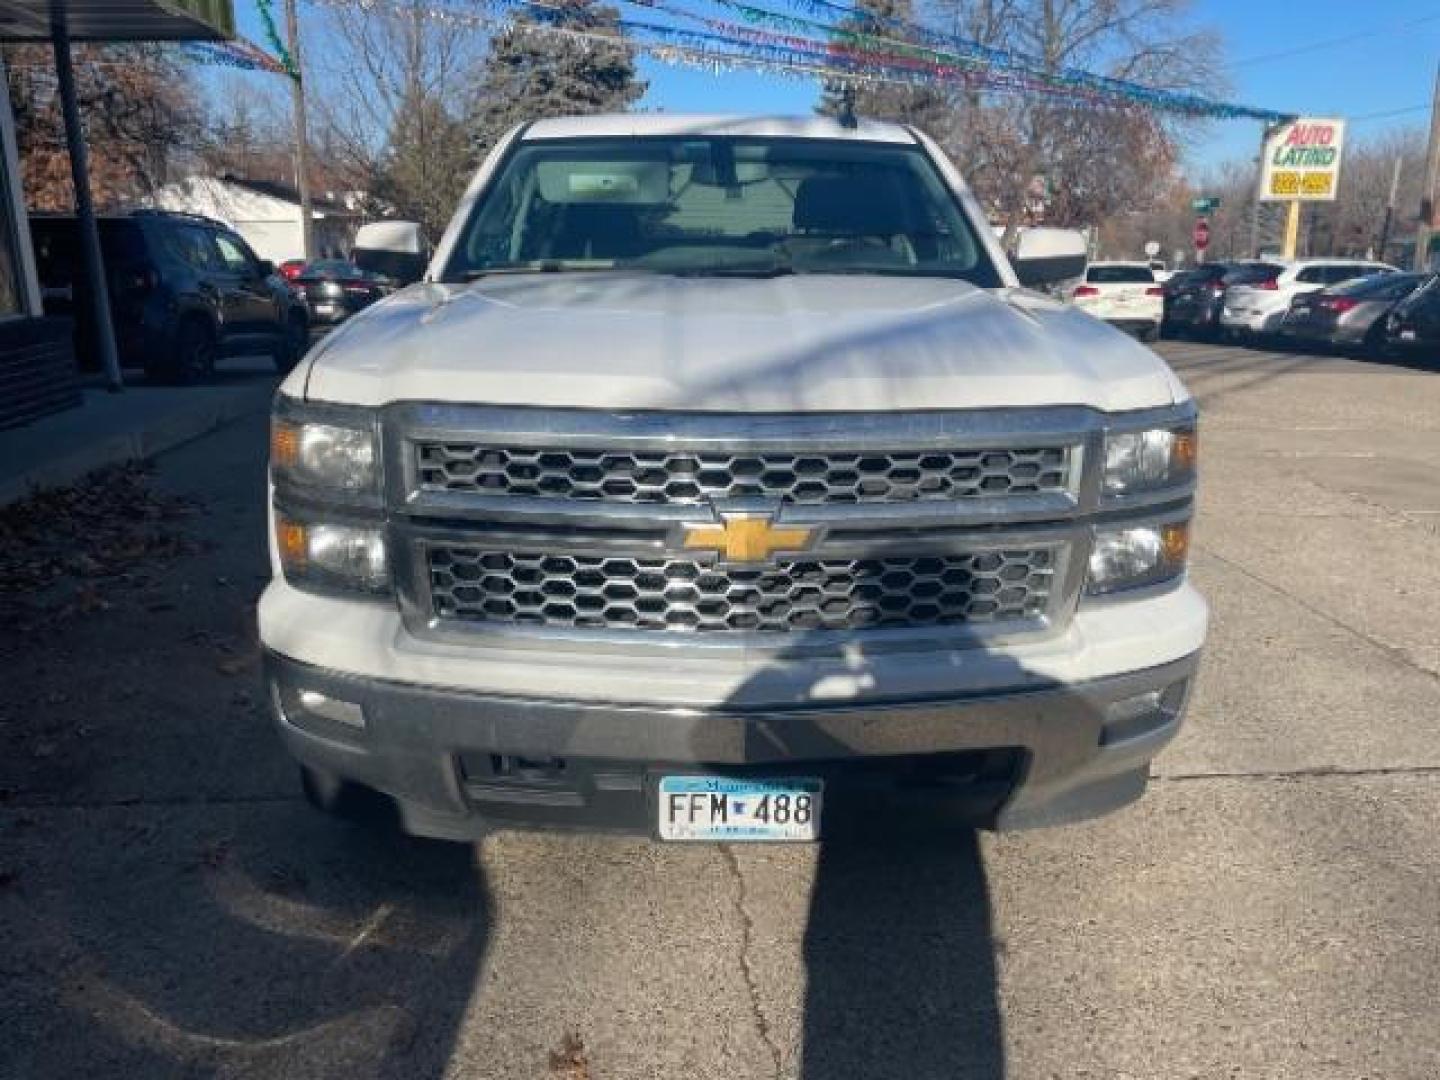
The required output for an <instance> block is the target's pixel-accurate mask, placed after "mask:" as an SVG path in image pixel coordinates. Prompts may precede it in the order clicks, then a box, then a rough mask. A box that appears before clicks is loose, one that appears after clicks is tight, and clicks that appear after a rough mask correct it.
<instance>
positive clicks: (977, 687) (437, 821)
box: [259, 113, 1207, 842]
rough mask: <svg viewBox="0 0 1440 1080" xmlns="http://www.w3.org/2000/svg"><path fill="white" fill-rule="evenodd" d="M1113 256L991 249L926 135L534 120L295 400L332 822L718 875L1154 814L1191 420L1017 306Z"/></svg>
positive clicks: (1190, 664) (1114, 346) (291, 512)
mask: <svg viewBox="0 0 1440 1080" xmlns="http://www.w3.org/2000/svg"><path fill="white" fill-rule="evenodd" d="M1022 179H1023V178H1017V182H1021V181H1022ZM392 231H393V232H394V233H395V234H396V235H395V238H394V239H393V240H387V239H384V238H380V237H375V238H372V237H370V236H369V235H367V237H366V241H367V245H368V246H369V247H371V248H372V249H375V250H381V251H383V250H385V249H386V248H387V247H388V246H390V245H392V244H394V245H395V246H396V250H395V255H396V256H397V259H396V261H395V265H394V266H393V267H392V270H393V271H394V272H397V273H398V272H400V269H401V267H402V266H403V261H404V260H402V259H401V258H400V257H401V256H405V257H407V258H411V259H413V258H414V256H415V255H416V253H417V251H418V250H419V249H420V248H421V246H422V245H420V244H418V243H416V242H415V240H416V237H415V232H414V230H411V231H410V232H409V233H408V234H407V232H406V230H403V229H399V228H395V229H393V230H392ZM1084 266H1085V243H1084V239H1083V237H1081V236H1080V235H1079V234H1078V233H1072V232H1062V231H1060V230H1054V229H1028V230H1026V231H1025V232H1024V233H1023V234H1022V235H1021V236H1020V238H1019V241H1018V244H1017V248H1016V252H1015V257H1014V260H1013V262H1012V260H1010V259H1008V258H1006V255H1005V253H1004V252H1003V251H1002V250H1001V248H1000V246H999V245H998V244H997V243H996V240H995V237H994V235H993V233H992V232H991V230H990V229H989V228H988V227H987V225H986V223H985V218H984V215H983V211H982V210H981V208H980V205H979V203H978V202H977V201H976V200H975V198H974V197H973V196H972V195H971V193H970V192H969V190H968V189H967V188H966V186H965V183H964V181H963V180H962V179H961V177H960V174H959V173H958V171H957V170H956V169H955V166H954V165H952V164H951V162H950V161H949V160H948V159H947V158H946V157H945V156H944V155H943V153H942V152H941V151H940V150H939V149H938V148H937V147H936V145H935V144H934V143H933V142H932V141H930V140H929V139H928V138H926V137H925V136H923V135H922V134H920V133H919V132H916V131H914V130H913V129H911V128H908V127H901V126H898V125H894V124H882V123H875V122H870V121H860V122H859V123H858V124H854V125H850V126H846V125H844V124H841V123H839V122H837V121H834V120H828V119H820V118H814V117H809V118H801V119H790V118H778V119H777V118H757V119H744V118H737V117H721V118H708V117H694V116H677V115H673V114H668V115H667V114H660V113H656V114H631V115H625V116H591V117H584V118H571V119H549V120H540V121H537V122H535V123H532V124H526V125H523V126H522V127H520V128H517V129H516V130H515V131H513V132H512V133H511V134H510V135H509V136H507V138H506V139H505V140H504V141H502V143H501V144H500V145H499V146H497V147H496V148H495V150H494V151H493V152H492V154H491V156H490V157H489V158H488V159H487V161H486V162H485V163H484V164H483V165H482V166H481V168H480V171H479V173H478V174H477V176H476V179H475V180H474V181H473V182H472V184H471V186H470V188H469V190H468V191H467V192H466V194H465V197H464V199H463V201H462V202H461V204H460V206H459V208H458V210H457V212H456V214H455V218H454V220H453V222H452V224H451V225H450V228H449V229H448V231H447V232H446V233H445V235H444V237H443V238H442V239H441V241H440V244H439V246H438V247H437V248H436V251H435V254H434V257H433V258H432V260H431V261H430V265H429V269H428V270H427V271H426V272H425V274H424V278H423V280H422V281H420V282H419V283H416V284H413V285H411V286H410V287H408V288H405V289H403V290H401V291H400V292H397V293H395V294H394V295H392V296H389V297H387V298H386V299H384V300H382V301H380V302H379V303H377V304H374V305H372V306H370V307H368V308H366V309H365V310H364V311H362V312H360V313H358V314H357V315H356V316H354V317H353V318H351V319H349V320H347V321H346V322H345V323H343V324H342V325H341V326H340V327H339V328H338V329H337V330H336V331H335V332H334V333H332V334H331V335H330V336H328V337H327V338H325V340H324V341H323V342H322V343H321V344H319V345H317V346H316V347H315V348H313V349H312V350H311V351H310V353H309V355H308V356H307V357H306V359H305V360H304V361H303V362H302V363H301V365H300V366H299V367H298V368H297V369H296V370H295V371H294V372H293V373H292V375H291V376H290V377H289V378H288V379H286V381H285V383H284V384H283V386H282V387H281V389H280V391H279V393H278V394H277V396H276V400H275V413H274V420H273V427H272V429H271V435H272V437H271V451H270V453H271V457H270V478H271V488H270V491H269V496H268V497H269V498H270V499H271V504H270V512H271V524H272V533H271V541H270V554H271V562H272V566H273V571H274V573H273V578H272V580H271V582H270V585H269V587H268V588H267V589H266V591H265V595H264V598H263V600H262V601H261V603H260V612H259V617H260V635H261V639H262V640H263V642H264V646H265V650H266V678H267V680H268V682H269V690H270V693H269V694H268V696H267V700H268V701H269V702H270V703H271V706H272V708H273V710H274V716H275V720H276V724H277V726H278V729H279V731H280V732H281V734H282V735H283V737H284V740H285V743H286V745H287V746H288V747H289V748H290V750H291V751H292V753H293V754H294V755H295V757H296V758H298V759H299V761H300V762H301V763H302V766H303V776H304V782H305V786H306V790H307V792H308V793H309V795H310V796H311V798H312V799H313V801H315V802H316V803H317V804H319V805H321V806H323V807H326V808H331V809H337V810H344V809H345V808H346V807H347V805H354V801H355V800H353V799H352V798H350V796H351V795H352V794H354V793H357V792H360V793H363V792H364V789H366V788H368V789H371V790H372V791H379V792H382V793H384V794H385V795H387V796H389V797H390V798H391V799H392V800H393V801H394V804H395V806H396V808H397V810H398V814H399V818H400V821H401V822H402V823H403V825H404V826H405V827H406V828H407V829H409V830H410V831H412V832H415V833H420V834H424V835H429V836H439V837H448V838H452V839H473V838H475V837H476V836H479V835H481V834H483V833H484V832H485V831H486V830H487V829H489V828H491V827H494V826H514V825H539V826H548V827H554V828H577V827H588V828H598V829H606V830H615V829H620V830H629V831H634V832H637V833H640V834H642V835H648V836H652V837H655V838H657V839H661V840H701V841H717V842H730V841H736V840H792V841H793V840H815V839H817V838H819V837H821V836H823V835H824V833H825V831H826V829H827V828H828V827H829V826H828V825H827V824H826V823H827V822H828V821H830V820H831V815H832V814H833V813H836V812H839V813H841V814H843V813H844V812H845V810H846V808H847V806H848V808H849V811H850V812H851V813H858V814H861V815H868V814H870V813H871V812H872V807H875V806H876V805H877V804H883V803H884V802H885V801H886V798H885V796H886V794H887V793H889V794H890V795H894V796H898V797H900V798H901V799H903V801H904V802H906V803H908V804H910V805H912V806H913V805H914V804H915V803H916V802H917V801H918V802H923V813H921V814H920V816H919V817H918V818H907V819H902V822H901V824H898V825H897V826H896V827H897V828H899V827H902V825H903V827H906V828H923V827H926V826H927V825H930V824H934V823H942V822H952V823H953V822H955V821H959V820H963V821H968V822H975V821H978V822H981V823H983V824H986V825H990V826H994V827H997V828H1002V829H1006V828H1022V827H1031V826H1038V825H1050V824H1055V823H1058V822H1065V821H1073V820H1076V819H1078V818H1083V817H1087V816H1092V815H1095V814H1100V813H1105V812H1107V811H1109V810H1113V809H1114V808H1116V807H1118V806H1120V805H1122V804H1124V803H1126V802H1129V801H1130V800H1132V799H1135V798H1137V797H1138V796H1139V795H1140V794H1141V792H1142V791H1143V790H1144V789H1145V785H1146V780H1147V777H1148V773H1149V765H1150V760H1151V758H1153V757H1154V756H1155V754H1156V753H1158V752H1159V751H1160V749H1161V748H1162V747H1163V746H1164V745H1165V744H1166V743H1167V742H1168V741H1169V740H1170V739H1171V738H1172V737H1173V736H1174V735H1175V734H1176V732H1177V731H1178V730H1179V727H1180V723H1181V716H1182V714H1183V713H1184V711H1185V706H1186V702H1187V700H1188V698H1189V692H1190V686H1191V682H1192V679H1193V676H1194V673H1195V670H1196V665H1197V661H1198V658H1199V653H1200V649H1201V646H1202V644H1203V642H1204V640H1205V631H1206V618H1207V616H1206V605H1205V601H1204V600H1203V599H1202V598H1201V596H1200V594H1199V593H1198V592H1197V591H1196V590H1195V588H1194V586H1193V585H1192V584H1191V583H1190V581H1189V578H1188V576H1187V571H1186V562H1187V554H1188V551H1189V523H1190V517H1191V512H1192V509H1193V505H1194V496H1195V483H1196V455H1197V452H1198V442H1197V439H1196V407H1195V403H1194V401H1193V399H1192V398H1191V396H1190V394H1189V393H1188V392H1187V391H1186V389H1185V387H1184V386H1183V385H1182V384H1181V383H1180V381H1179V380H1178V379H1177V378H1176V377H1175V375H1174V373H1173V372H1171V371H1170V369H1169V368H1168V367H1166V365H1165V363H1164V362H1163V361H1162V360H1161V359H1160V357H1158V356H1156V355H1155V353H1154V352H1152V351H1151V350H1149V349H1147V348H1144V347H1143V346H1141V345H1139V344H1137V343H1136V342H1134V341H1133V340H1130V339H1129V338H1127V337H1125V336H1124V335H1123V334H1119V333H1117V332H1116V331H1115V330H1113V329H1111V328H1110V327H1108V326H1105V325H1103V324H1102V323H1100V322H1097V321H1096V320H1094V319H1091V318H1088V317H1086V316H1085V315H1083V314H1081V313H1080V312H1078V311H1076V310H1075V309H1073V308H1072V307H1070V306H1068V305H1066V304H1063V303H1060V302H1058V301H1056V300H1053V299H1051V298H1049V297H1046V296H1043V295H1039V294H1037V293H1035V292H1033V291H1031V290H1030V289H1028V288H1025V287H1024V286H1027V285H1028V286H1035V285H1041V284H1045V283H1047V282H1059V281H1064V280H1073V279H1074V278H1076V277H1078V276H1079V275H1080V274H1081V273H1082V272H1083V270H1084Z"/></svg>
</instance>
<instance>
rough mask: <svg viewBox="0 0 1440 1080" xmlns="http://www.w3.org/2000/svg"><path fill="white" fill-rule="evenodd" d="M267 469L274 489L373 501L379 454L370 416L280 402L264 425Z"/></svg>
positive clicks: (377, 487) (377, 486)
mask: <svg viewBox="0 0 1440 1080" xmlns="http://www.w3.org/2000/svg"><path fill="white" fill-rule="evenodd" d="M312 412H313V414H314V415H313V416H312V415H311V413H312ZM270 471H271V475H272V477H273V478H274V481H275V485H276V487H278V488H287V487H297V488H301V489H304V490H306V491H308V492H309V493H310V494H311V495H312V496H314V497H316V498H320V499H325V498H332V499H334V498H338V499H340V500H342V501H345V502H371V501H374V500H376V499H377V498H378V496H379V491H380V455H379V452H378V448H377V446H376V439H375V424H374V420H373V414H370V413H369V412H367V411H366V410H363V409H338V408H324V409H319V408H317V409H314V410H311V409H307V408H306V407H305V406H302V405H300V404H298V403H295V402H290V401H289V399H281V400H280V401H279V402H278V403H277V405H276V411H275V416H274V418H273V419H272V420H271V423H270Z"/></svg>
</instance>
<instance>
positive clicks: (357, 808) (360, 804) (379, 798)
mask: <svg viewBox="0 0 1440 1080" xmlns="http://www.w3.org/2000/svg"><path fill="white" fill-rule="evenodd" d="M300 787H301V788H302V790H304V792H305V801H306V802H308V803H309V804H310V805H311V806H313V807H314V808H315V809H316V810H319V811H320V812H321V813H323V814H326V815H328V816H330V817H333V818H337V819H339V820H341V821H346V822H349V823H350V824H352V825H362V826H365V827H367V828H372V829H381V830H395V829H398V828H399V822H398V815H397V813H396V809H395V801H394V800H393V799H391V798H390V797H389V796H386V795H382V794H381V793H380V792H378V791H376V790H374V789H373V788H368V787H366V786H365V785H364V784H357V783H355V782H354V781H353V780H345V779H342V778H341V777H338V776H335V775H334V774H332V773H328V772H324V771H321V770H319V769H312V768H310V767H309V766H308V765H301V766H300Z"/></svg>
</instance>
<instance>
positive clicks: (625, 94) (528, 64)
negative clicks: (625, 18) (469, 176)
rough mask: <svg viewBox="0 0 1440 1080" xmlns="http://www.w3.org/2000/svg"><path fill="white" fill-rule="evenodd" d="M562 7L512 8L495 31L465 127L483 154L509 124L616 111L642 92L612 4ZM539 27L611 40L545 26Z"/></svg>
mask: <svg viewBox="0 0 1440 1080" xmlns="http://www.w3.org/2000/svg"><path fill="white" fill-rule="evenodd" d="M560 8H561V10H557V11H554V12H553V13H552V12H550V11H546V12H545V13H544V15H543V17H542V16H541V15H539V14H532V13H525V14H522V15H517V16H516V18H515V20H514V22H513V23H512V24H511V25H510V27H509V28H507V29H506V30H505V31H504V32H503V33H500V34H497V35H495V37H494V38H493V39H492V40H491V42H490V51H489V53H488V54H487V55H486V57H485V59H484V60H483V61H482V64H481V78H480V87H479V90H478V92H477V94H476V98H475V101H474V104H473V106H472V108H471V110H470V123H469V126H470V132H471V135H472V137H473V138H474V140H475V144H476V146H477V148H478V149H479V150H480V151H481V152H482V153H483V152H484V151H486V150H488V149H489V148H490V147H492V146H494V145H495V143H496V142H498V141H499V140H500V138H501V137H502V136H503V135H504V134H505V132H506V131H508V130H509V129H510V128H511V127H513V126H515V125H516V124H519V123H522V122H524V121H527V120H539V119H543V118H545V117H549V116H570V115H574V114H583V113H601V112H623V111H624V110H625V109H627V108H629V107H630V106H631V105H633V104H634V103H635V102H636V101H638V100H639V99H640V97H641V95H643V94H644V93H645V83H644V82H643V81H642V80H640V79H638V78H637V77H636V71H635V55H634V51H633V50H632V49H631V48H629V47H628V46H627V45H626V44H625V41H624V37H623V35H622V33H621V30H620V26H619V19H620V14H619V12H618V11H616V9H615V8H613V7H609V6H607V5H604V4H601V3H598V2H597V0H563V3H562V4H561V5H560ZM546 27H556V28H561V29H565V30H575V31H581V32H583V33H586V34H600V35H604V36H606V37H610V38H613V39H614V42H613V43H611V42H610V41H597V40H595V39H593V38H581V37H571V36H569V35H566V34H559V33H547V32H546V29H545V28H546Z"/></svg>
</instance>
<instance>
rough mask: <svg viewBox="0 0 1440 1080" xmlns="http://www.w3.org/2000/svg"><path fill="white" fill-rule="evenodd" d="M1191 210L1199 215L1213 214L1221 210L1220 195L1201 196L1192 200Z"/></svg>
mask: <svg viewBox="0 0 1440 1080" xmlns="http://www.w3.org/2000/svg"><path fill="white" fill-rule="evenodd" d="M1190 209H1191V210H1193V211H1195V213H1197V214H1213V213H1214V212H1215V211H1216V210H1219V209H1220V196H1219V195H1201V196H1198V197H1196V198H1194V199H1191V200H1190Z"/></svg>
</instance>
